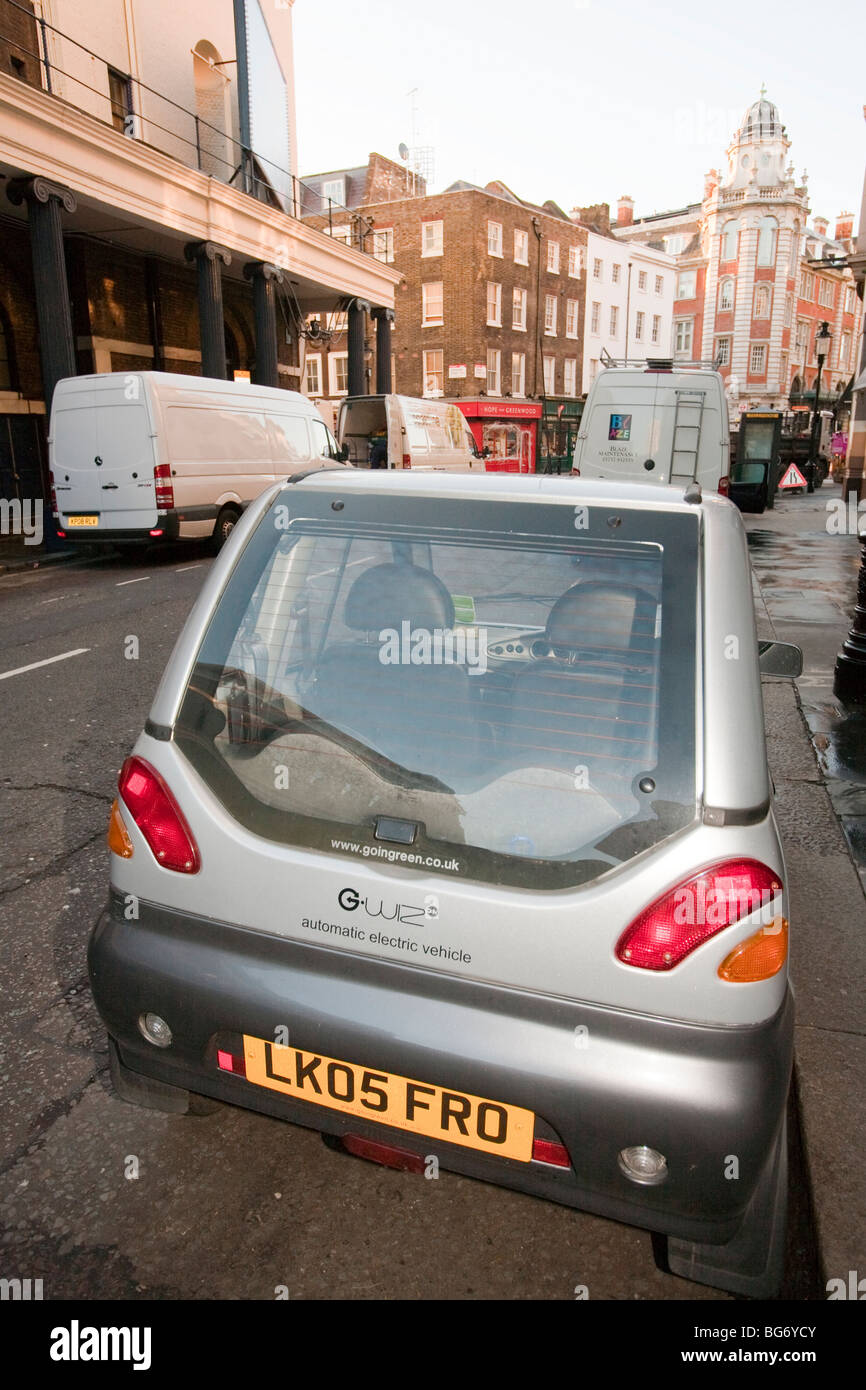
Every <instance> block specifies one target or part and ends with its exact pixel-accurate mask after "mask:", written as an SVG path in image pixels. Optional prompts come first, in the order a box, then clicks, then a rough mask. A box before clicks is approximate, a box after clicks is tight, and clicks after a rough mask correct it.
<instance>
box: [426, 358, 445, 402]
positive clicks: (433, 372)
mask: <svg viewBox="0 0 866 1390" xmlns="http://www.w3.org/2000/svg"><path fill="white" fill-rule="evenodd" d="M444 387H445V367H444V354H443V352H442V349H441V348H433V349H431V350H430V351H427V352H425V353H424V395H425V396H442V395H444Z"/></svg>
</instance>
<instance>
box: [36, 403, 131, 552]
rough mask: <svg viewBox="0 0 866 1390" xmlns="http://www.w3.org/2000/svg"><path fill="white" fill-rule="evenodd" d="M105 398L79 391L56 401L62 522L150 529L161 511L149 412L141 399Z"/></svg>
mask: <svg viewBox="0 0 866 1390" xmlns="http://www.w3.org/2000/svg"><path fill="white" fill-rule="evenodd" d="M110 394H111V396H114V397H120V396H121V392H120V390H118V391H117V392H111V393H110ZM105 395H108V393H107V392H102V391H100V392H99V393H96V392H93V393H91V392H80V393H78V392H76V393H74V394H70V395H69V396H68V397H65V398H64V397H61V399H60V400H59V401H58V403H57V408H56V410H55V412H54V417H53V422H52V424H53V428H52V468H53V472H54V480H55V485H56V489H57V503H58V507H59V508H60V516H61V522H62V524H63V526H64V527H65V528H66V529H67V530H70V531H76V530H78V529H79V528H80V529H81V530H82V532H83V531H84V530H85V529H87V530H88V531H93V532H102V531H105V530H108V531H116V530H142V531H143V530H149V529H150V528H151V527H152V526H155V525H156V520H157V511H156V493H155V490H154V480H153V465H154V452H153V439H152V437H151V427H150V420H149V417H148V412H147V408H146V406H145V403H144V401H143V400H142V399H139V400H123V399H115V400H114V401H111V400H107V401H105V402H103V400H102V397H103V396H105ZM94 517H95V518H96V520H95V521H93V520H92V518H94Z"/></svg>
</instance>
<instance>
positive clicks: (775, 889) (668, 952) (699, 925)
mask: <svg viewBox="0 0 866 1390" xmlns="http://www.w3.org/2000/svg"><path fill="white" fill-rule="evenodd" d="M781 891H782V883H781V880H780V879H779V876H778V874H776V873H774V872H773V870H772V869H768V868H767V866H766V864H759V863H758V862H757V860H755V859H727V860H725V861H724V862H723V863H721V864H714V865H713V866H712V867H711V868H708V869H703V870H701V872H700V873H697V874H693V875H692V876H691V878H687V879H683V881H682V883H678V884H677V885H676V887H674V888H671V889H670V890H669V891H668V892H667V893H665V894H663V895H662V897H660V898H657V899H656V900H655V902H654V903H651V904H650V906H649V907H647V908H645V909H644V911H643V912H642V913H641V914H640V916H638V917H636V918H635V919H634V921H633V922H632V923H631V925H630V926H628V927H626V929H625V931H624V932H623V934H622V936H621V937H620V938H619V941H618V942H617V943H616V957H617V960H620V961H622V962H623V964H624V965H636V966H639V967H640V968H641V969H642V970H672V969H673V967H674V966H675V965H678V964H679V962H680V961H681V960H683V959H684V958H685V957H686V956H687V955H688V954H689V953H690V952H691V951H694V950H695V948H696V947H698V946H701V945H702V944H703V942H705V941H709V939H710V937H712V936H715V935H716V933H717V932H720V931H724V929H725V927H730V926H732V925H733V923H734V922H738V921H739V919H740V918H741V917H746V916H748V915H749V913H752V912H756V911H758V910H759V909H760V910H762V911H763V912H765V913H767V912H769V915H768V919H767V920H768V921H771V920H772V918H773V916H774V915H775V914H773V913H772V909H771V907H770V904H771V903H772V900H773V897H774V896H775V894H776V893H781Z"/></svg>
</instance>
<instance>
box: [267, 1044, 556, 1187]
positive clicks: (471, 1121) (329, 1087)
mask: <svg viewBox="0 0 866 1390" xmlns="http://www.w3.org/2000/svg"><path fill="white" fill-rule="evenodd" d="M244 1057H245V1059H246V1073H247V1080H248V1081H252V1082H253V1083H254V1084H255V1085H256V1086H267V1087H268V1089H269V1090H271V1091H281V1092H282V1094H283V1095H286V1096H294V1098H295V1099H296V1100H308V1101H311V1102H312V1103H313V1104H314V1105H324V1106H326V1107H327V1109H329V1110H339V1111H341V1112H342V1114H344V1115H357V1116H359V1117H362V1118H364V1119H367V1120H378V1121H379V1123H380V1124H385V1125H392V1126H393V1127H394V1128H395V1129H405V1130H408V1131H410V1133H412V1134H424V1135H426V1136H427V1137H428V1138H429V1139H440V1140H443V1141H446V1142H447V1143H449V1144H460V1145H462V1146H463V1148H466V1149H480V1150H481V1151H482V1153H489V1154H498V1155H499V1157H500V1158H515V1159H517V1160H518V1161H519V1162H521V1163H528V1162H529V1161H530V1159H531V1158H532V1138H533V1133H534V1129H535V1116H534V1114H533V1112H532V1111H531V1110H522V1109H520V1107H519V1106H516V1105H500V1104H499V1103H498V1102H497V1101H492V1100H484V1099H483V1098H482V1097H481V1096H470V1095H466V1094H465V1093H464V1092H462V1091H449V1090H447V1089H446V1088H445V1087H443V1086H431V1085H428V1084H427V1083H426V1082H423V1081H412V1080H411V1079H410V1078H409V1077H407V1076H395V1075H394V1073H393V1072H384V1071H374V1070H373V1069H372V1068H370V1067H359V1066H356V1065H355V1064H354V1063H353V1062H340V1061H337V1060H336V1059H335V1058H333V1057H325V1056H323V1055H322V1054H321V1053H318V1052H305V1051H303V1050H302V1049H300V1048H297V1047H283V1046H281V1045H280V1044H278V1043H271V1042H266V1041H265V1040H263V1039H262V1038H251V1037H248V1036H247V1035H246V1034H245V1035H244Z"/></svg>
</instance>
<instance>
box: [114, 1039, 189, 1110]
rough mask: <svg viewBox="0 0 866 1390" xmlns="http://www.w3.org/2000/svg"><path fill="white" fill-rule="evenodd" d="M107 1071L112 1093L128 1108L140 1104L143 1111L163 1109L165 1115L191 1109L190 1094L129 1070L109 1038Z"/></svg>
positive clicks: (115, 1045) (115, 1044)
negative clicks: (112, 1088)
mask: <svg viewBox="0 0 866 1390" xmlns="http://www.w3.org/2000/svg"><path fill="white" fill-rule="evenodd" d="M108 1070H109V1074H110V1076H111V1084H112V1086H113V1087H114V1091H115V1094H116V1095H118V1096H119V1097H120V1099H121V1100H125V1101H126V1102H127V1103H128V1104H129V1105H141V1106H143V1107H144V1109H145V1110H162V1111H163V1112H164V1113H165V1114H167V1115H186V1114H188V1113H189V1110H190V1093H189V1091H185V1090H183V1089H182V1088H181V1087H180V1086H169V1085H168V1084H167V1082H165V1081H154V1080H152V1079H151V1078H150V1077H149V1076H141V1075H140V1074H139V1073H138V1072H137V1071H130V1069H129V1067H127V1066H124V1064H123V1062H122V1061H121V1058H120V1050H119V1048H118V1046H117V1043H116V1042H115V1041H114V1038H109V1039H108Z"/></svg>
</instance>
